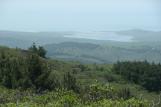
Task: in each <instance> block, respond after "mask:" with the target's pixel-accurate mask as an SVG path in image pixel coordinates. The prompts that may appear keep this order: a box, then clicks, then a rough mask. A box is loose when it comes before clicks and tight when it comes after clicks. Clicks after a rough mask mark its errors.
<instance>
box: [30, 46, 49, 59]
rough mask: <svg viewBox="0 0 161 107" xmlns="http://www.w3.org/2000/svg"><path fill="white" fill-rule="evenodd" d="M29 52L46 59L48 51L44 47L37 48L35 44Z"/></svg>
mask: <svg viewBox="0 0 161 107" xmlns="http://www.w3.org/2000/svg"><path fill="white" fill-rule="evenodd" d="M28 50H29V51H30V52H32V53H35V54H37V55H39V56H40V57H42V58H46V50H45V49H44V47H42V46H39V47H37V46H36V44H35V43H33V45H32V46H31V47H30V48H29V49H28Z"/></svg>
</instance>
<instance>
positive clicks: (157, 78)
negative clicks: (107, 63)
mask: <svg viewBox="0 0 161 107" xmlns="http://www.w3.org/2000/svg"><path fill="white" fill-rule="evenodd" d="M113 71H114V72H116V73H117V74H120V75H122V76H123V77H124V78H125V79H127V80H129V81H131V82H134V83H136V84H140V85H142V86H143V87H145V88H146V89H147V90H149V91H161V65H160V64H154V63H152V64H151V63H148V62H147V61H144V62H118V63H116V64H114V67H113Z"/></svg>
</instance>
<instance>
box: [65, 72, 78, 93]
mask: <svg viewBox="0 0 161 107" xmlns="http://www.w3.org/2000/svg"><path fill="white" fill-rule="evenodd" d="M63 83H64V88H66V89H67V90H73V91H75V92H79V87H78V85H77V81H76V78H75V77H74V75H73V74H71V73H70V72H67V73H66V74H65V75H64V81H63Z"/></svg>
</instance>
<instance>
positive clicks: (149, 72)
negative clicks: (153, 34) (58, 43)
mask: <svg viewBox="0 0 161 107" xmlns="http://www.w3.org/2000/svg"><path fill="white" fill-rule="evenodd" d="M69 46H70V45H69ZM80 47H82V45H80ZM84 48H85V47H84ZM86 48H87V49H89V48H91V49H94V48H98V47H97V45H92V46H90V45H88V47H86ZM86 48H85V49H86ZM42 52H43V48H41V47H36V46H35V45H33V46H32V47H30V48H29V50H20V49H10V48H6V47H0V74H1V75H0V92H1V93H0V106H1V107H17V106H19V107H24V106H28V107H44V106H45V107H98V106H102V107H126V106H130V107H151V106H156V107H160V103H158V99H159V91H160V90H161V87H160V86H161V85H160V83H161V82H160V81H161V77H160V73H161V66H160V64H151V63H148V62H146V61H144V62H118V63H115V64H114V65H109V64H80V63H78V62H69V61H68V62H65V61H59V60H52V59H46V58H43V57H42V54H40V53H42ZM156 71H157V72H156ZM143 74H146V75H143ZM134 78H137V81H135V80H136V79H134Z"/></svg>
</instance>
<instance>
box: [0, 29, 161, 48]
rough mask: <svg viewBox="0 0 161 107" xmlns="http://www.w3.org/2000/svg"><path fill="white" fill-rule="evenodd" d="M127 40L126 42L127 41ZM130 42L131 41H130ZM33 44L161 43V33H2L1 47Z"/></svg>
mask: <svg viewBox="0 0 161 107" xmlns="http://www.w3.org/2000/svg"><path fill="white" fill-rule="evenodd" d="M125 39H126V40H125ZM128 40H129V41H128ZM33 42H35V43H37V44H38V45H46V44H53V43H62V42H79V43H92V44H107V45H108V44H113V45H115V44H120V43H121V45H122V44H126V43H127V42H161V32H154V31H144V30H127V31H116V32H115V31H112V32H111V31H100V32H16V31H0V45H5V46H9V47H13V48H15V47H19V48H27V47H29V46H30V45H31V44H32V43H33Z"/></svg>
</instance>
